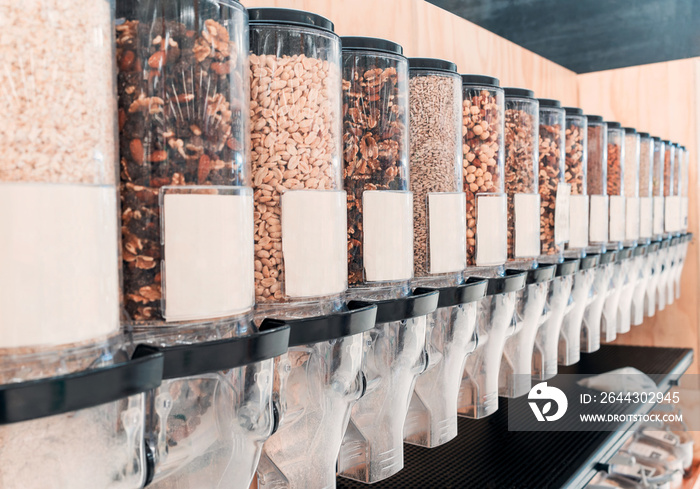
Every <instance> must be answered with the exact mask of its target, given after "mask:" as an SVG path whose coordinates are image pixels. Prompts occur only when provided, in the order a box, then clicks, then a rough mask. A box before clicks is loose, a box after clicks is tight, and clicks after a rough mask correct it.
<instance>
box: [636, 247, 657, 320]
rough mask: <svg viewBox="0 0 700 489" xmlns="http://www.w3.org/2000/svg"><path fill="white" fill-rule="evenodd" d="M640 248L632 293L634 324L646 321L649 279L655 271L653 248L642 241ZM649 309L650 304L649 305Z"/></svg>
mask: <svg viewBox="0 0 700 489" xmlns="http://www.w3.org/2000/svg"><path fill="white" fill-rule="evenodd" d="M638 248H639V250H635V251H637V253H638V254H639V256H638V257H637V258H636V259H637V260H638V261H639V262H640V266H639V272H638V274H637V282H636V284H635V286H634V292H633V295H632V308H631V318H630V321H631V323H632V325H634V326H639V325H641V324H642V323H643V322H644V314H645V312H646V310H645V301H646V300H647V298H646V294H647V289H648V288H649V281H650V280H651V274H652V273H653V267H654V263H653V261H652V260H653V259H655V258H656V257H655V256H654V255H652V254H651V248H650V245H649V244H646V243H640V244H639V246H638ZM647 309H648V306H647Z"/></svg>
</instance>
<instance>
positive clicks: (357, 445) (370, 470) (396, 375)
mask: <svg viewBox="0 0 700 489" xmlns="http://www.w3.org/2000/svg"><path fill="white" fill-rule="evenodd" d="M367 47H373V51H374V52H372V53H366V50H367ZM343 49H344V57H345V60H344V61H345V64H346V66H345V68H346V74H347V76H348V77H350V76H351V77H353V78H355V76H364V75H365V70H364V69H363V67H364V65H366V64H367V63H369V64H372V65H376V64H377V63H381V64H387V63H391V65H392V66H396V61H394V60H399V59H400V62H401V65H400V66H398V67H397V70H400V71H399V72H398V82H399V83H401V84H402V85H401V87H400V88H401V90H402V92H401V99H400V101H399V103H402V104H403V110H404V114H405V113H406V107H408V109H407V111H408V113H409V114H410V116H409V118H410V119H411V121H412V122H411V125H410V133H409V132H408V127H407V118H406V117H405V116H404V118H403V119H402V120H401V121H400V122H401V125H400V128H398V129H397V128H394V134H396V135H397V136H398V137H401V141H402V144H404V145H405V146H404V149H405V148H406V147H408V152H407V153H405V152H404V153H403V155H402V156H403V160H402V161H401V163H402V164H403V165H404V166H403V169H402V170H403V171H402V175H404V176H405V177H404V178H406V179H407V178H408V174H409V173H410V176H411V177H410V189H411V192H412V194H413V200H412V208H413V214H412V216H413V217H412V219H413V220H411V218H409V219H408V220H407V221H405V220H404V221H403V222H401V223H394V226H401V231H400V232H399V234H398V235H397V236H404V237H408V236H412V237H413V242H412V248H411V247H410V246H411V245H408V247H407V248H406V249H408V250H412V252H413V255H412V258H413V259H412V261H409V262H408V263H411V264H412V266H413V276H414V277H416V280H415V284H416V285H420V284H429V285H434V286H442V287H453V286H456V285H458V284H459V282H460V280H459V273H458V271H459V270H461V269H463V267H464V256H461V257H458V256H457V255H456V254H455V246H456V251H457V252H460V251H462V252H463V251H464V246H465V245H464V234H462V235H461V236H455V235H454V234H453V233H458V232H460V231H463V230H464V225H465V218H464V194H463V193H462V192H461V190H462V186H461V181H459V180H457V177H458V176H459V174H457V173H456V172H457V170H458V169H459V167H460V166H461V154H460V152H459V147H460V146H459V142H460V140H459V134H460V133H459V127H460V126H459V122H460V120H461V117H460V116H461V111H460V105H461V93H460V91H459V76H458V75H457V73H456V66H455V65H454V64H453V63H450V62H448V61H443V60H434V59H415V60H414V59H411V60H408V64H407V63H406V59H405V58H403V57H402V56H401V48H400V47H399V46H398V45H396V44H394V43H390V42H388V41H381V42H380V41H377V40H366V39H363V38H350V39H348V42H347V44H346V43H345V42H344V43H343ZM387 51H388V52H387ZM392 53H393V55H394V56H393V58H390V56H391V54H392ZM348 63H349V64H351V65H354V67H352V68H351V69H352V71H353V72H352V73H350V72H348V69H349V66H348ZM376 83H377V82H376V81H373V79H370V87H372V86H373V85H372V84H376ZM346 86H347V84H346ZM370 90H373V88H370ZM372 93H373V95H370V96H368V99H372V100H374V99H375V98H377V100H376V101H375V102H372V104H371V105H367V104H366V103H362V101H360V102H361V103H362V105H359V106H358V109H360V110H361V111H362V113H365V114H367V116H369V117H377V119H376V120H377V125H379V124H381V123H382V122H381V121H380V117H381V112H382V111H384V112H385V113H387V116H386V122H385V123H386V124H390V123H391V120H392V117H394V116H393V115H392V114H391V110H396V109H392V106H393V105H395V104H396V102H395V101H393V100H391V99H390V98H388V96H389V95H390V92H389V91H386V90H385V91H380V92H379V93H376V92H372ZM428 100H429V101H430V102H429V103H428ZM368 102H369V100H368ZM349 103H351V104H352V103H354V102H349ZM374 104H382V105H384V106H385V108H383V109H379V110H377V112H376V113H377V114H379V115H376V114H375V113H373V112H372V110H371V108H372V105H374ZM348 110H349V109H348ZM428 121H431V122H433V123H434V125H429V124H428ZM399 129H400V131H401V132H400V133H397V132H396V130H399ZM433 130H434V131H435V133H433V132H431V131H433ZM388 133H390V131H385V132H384V134H379V133H378V132H377V135H376V138H377V139H380V138H381V137H386V134H388ZM438 133H439V135H440V137H436V134H438ZM346 137H348V135H347V125H346ZM409 141H410V146H408V145H409ZM369 142H370V144H371V141H369ZM346 148H347V146H346ZM382 149H384V148H382ZM380 151H381V150H380ZM366 157H367V158H368V159H369V161H368V162H367V165H368V166H372V165H376V166H379V165H383V164H384V162H385V161H386V160H382V155H381V154H380V160H381V162H380V161H377V160H376V159H375V158H374V157H373V156H372V154H368V155H367V156H366ZM348 164H349V162H348V161H347V158H346V167H347V165H348ZM406 165H408V168H406ZM430 172H434V174H431V173H430ZM392 174H393V172H392V173H390V175H392ZM429 174H430V176H431V178H429V177H428V175H429ZM358 184H359V185H362V182H361V181H359V182H358V183H355V185H358ZM403 185H406V181H405V180H404V183H403ZM373 188H374V187H369V188H365V191H366V190H373ZM365 195H367V194H365ZM409 195H410V194H409ZM409 202H410V200H409ZM377 209H378V210H377V212H383V209H382V210H379V208H377ZM438 209H440V210H439V211H438ZM436 212H441V214H440V215H439V217H437V218H436ZM407 223H411V224H409V225H408V227H407V226H406V224H407ZM349 225H350V226H358V225H359V223H350V222H349ZM411 227H412V233H411ZM448 228H449V229H448ZM385 231H386V230H383V232H385ZM394 239H396V237H395V238H394ZM380 241H382V240H380ZM380 241H378V243H379V244H380V245H381V246H387V245H388V244H389V243H390V242H389V241H388V240H383V242H380ZM436 241H439V245H437V246H436V245H435V242H436ZM351 244H352V243H351ZM429 244H432V246H429ZM439 246H445V248H444V249H443V251H444V252H445V253H447V255H445V256H443V257H441V258H445V259H446V261H443V262H441V261H440V259H439V258H437V257H436V256H435V254H434V252H436V251H439ZM433 248H437V249H433ZM366 252H367V250H365V253H366ZM396 252H397V249H396V247H394V248H392V247H390V246H389V247H387V248H385V249H384V253H387V254H392V253H396ZM365 257H367V254H365ZM456 258H457V260H455V259H456ZM460 267H461V268H460ZM408 275H409V277H410V273H409V274H408ZM351 293H352V292H351ZM402 296H404V297H403V298H402V299H395V298H396V297H402ZM375 297H377V296H375ZM387 297H389V299H387V300H386V301H384V302H383V305H379V304H378V307H379V309H380V310H379V312H378V314H377V315H378V319H377V325H376V326H375V328H374V329H373V330H372V331H370V334H369V336H370V339H369V340H368V342H367V345H366V347H365V368H364V370H363V371H364V374H365V377H366V379H367V391H366V393H365V395H364V396H363V397H362V399H360V401H358V403H357V404H356V405H355V406H354V407H353V410H352V414H351V418H350V424H349V426H348V431H347V433H346V434H345V438H344V439H343V445H342V447H341V450H340V456H339V459H338V472H339V475H340V476H342V477H347V478H350V479H355V480H359V481H361V482H377V481H380V480H383V479H386V478H387V477H390V476H391V475H393V474H395V473H396V472H398V471H399V470H401V469H402V468H403V438H404V422H405V419H406V415H407V413H408V410H409V405H410V402H411V396H412V394H413V388H414V385H415V381H416V378H417V376H418V375H419V374H420V373H422V372H423V371H424V370H425V368H426V366H427V357H426V355H425V341H426V331H427V328H428V327H429V326H430V327H436V328H443V327H446V326H445V325H443V324H434V322H435V321H438V320H439V319H440V317H439V316H436V315H433V313H434V311H435V308H436V307H437V300H438V296H437V292H432V293H430V292H429V293H426V290H425V289H420V292H418V291H416V292H415V294H414V295H413V296H408V297H405V292H404V293H403V294H398V295H397V293H396V292H393V294H392V295H390V296H387ZM391 297H393V299H391ZM392 301H393V302H392ZM406 301H408V303H410V302H411V301H419V303H420V304H422V306H421V307H419V308H418V309H415V310H414V309H412V308H407V307H404V306H400V305H401V304H405V303H406ZM392 307H399V309H398V310H399V311H403V313H405V314H404V315H401V314H396V313H385V310H386V308H392ZM426 315H428V316H427V317H426ZM431 332H432V331H431ZM399 339H401V340H399Z"/></svg>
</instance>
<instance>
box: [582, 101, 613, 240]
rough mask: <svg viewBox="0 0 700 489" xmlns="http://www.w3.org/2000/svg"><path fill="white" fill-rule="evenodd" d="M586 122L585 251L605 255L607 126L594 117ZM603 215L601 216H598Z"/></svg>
mask: <svg viewBox="0 0 700 489" xmlns="http://www.w3.org/2000/svg"><path fill="white" fill-rule="evenodd" d="M586 119H587V122H588V142H587V144H588V162H587V173H588V175H587V180H588V185H587V189H586V190H587V191H588V195H589V198H590V225H589V242H590V248H589V250H588V251H591V252H593V253H601V252H605V249H606V245H607V243H608V230H609V218H608V215H609V209H608V208H609V200H608V189H607V184H608V125H607V123H606V122H605V121H603V118H602V117H600V116H597V115H589V116H586ZM601 216H602V217H601Z"/></svg>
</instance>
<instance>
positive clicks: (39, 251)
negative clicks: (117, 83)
mask: <svg viewBox="0 0 700 489" xmlns="http://www.w3.org/2000/svg"><path fill="white" fill-rule="evenodd" d="M0 17H1V18H2V20H0V22H1V23H2V30H3V35H2V39H0V57H1V58H2V62H3V74H2V80H3V86H5V87H6V89H5V92H4V95H3V100H4V103H3V109H2V111H0V127H2V128H3V129H2V130H1V131H0V143H2V148H3V151H2V156H0V207H1V208H2V209H3V211H2V215H0V226H2V229H3V230H4V231H3V232H4V234H5V235H6V236H8V237H11V238H12V239H5V240H2V243H0V252H1V253H0V256H1V257H2V258H0V268H1V269H2V274H0V291H1V292H2V293H0V311H2V312H1V313H0V349H2V348H22V347H29V346H37V347H42V346H58V345H67V344H72V343H80V342H85V341H95V340H98V339H100V338H102V339H104V338H107V337H109V336H111V335H113V334H115V333H117V332H118V331H119V297H120V290H119V250H118V244H117V240H116V239H115V238H116V236H118V233H119V217H118V216H119V211H118V209H117V202H118V196H117V190H116V179H117V164H118V163H117V162H118V155H117V153H116V148H117V141H116V132H117V118H116V109H115V103H114V91H115V87H114V2H111V1H108V0H92V1H88V2H77V3H76V2H71V3H69V4H65V3H63V2H56V1H33V2H29V3H27V2H10V3H4V4H3V7H2V14H1V15H0ZM47 244H50V246H47ZM20 256H21V257H23V258H22V259H18V257H20Z"/></svg>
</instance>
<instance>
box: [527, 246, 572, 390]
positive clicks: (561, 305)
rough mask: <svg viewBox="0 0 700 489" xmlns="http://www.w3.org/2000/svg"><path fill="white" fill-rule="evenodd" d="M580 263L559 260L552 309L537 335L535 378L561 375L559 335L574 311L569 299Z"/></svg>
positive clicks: (549, 303)
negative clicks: (567, 316)
mask: <svg viewBox="0 0 700 489" xmlns="http://www.w3.org/2000/svg"><path fill="white" fill-rule="evenodd" d="M580 263H581V260H580V259H578V258H565V259H564V261H563V262H561V263H557V268H556V271H555V273H554V279H553V280H552V282H551V284H550V286H549V293H548V295H547V308H548V309H549V311H550V312H549V315H548V317H547V319H546V320H545V321H544V323H542V326H541V327H540V328H539V329H538V330H537V336H536V337H535V348H534V350H533V353H532V378H533V379H535V380H547V379H551V378H552V377H554V376H555V375H557V372H558V351H559V334H560V333H561V329H562V325H563V323H564V317H565V316H566V315H567V313H569V312H570V311H571V310H572V303H570V301H569V299H570V298H571V290H572V288H573V284H574V276H575V275H576V272H578V270H579V267H580Z"/></svg>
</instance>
